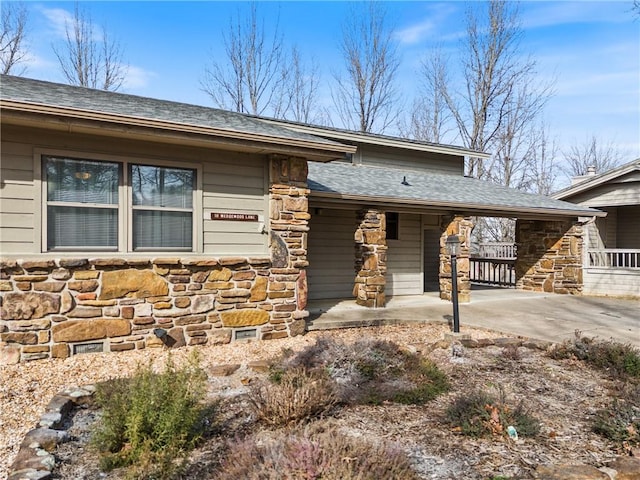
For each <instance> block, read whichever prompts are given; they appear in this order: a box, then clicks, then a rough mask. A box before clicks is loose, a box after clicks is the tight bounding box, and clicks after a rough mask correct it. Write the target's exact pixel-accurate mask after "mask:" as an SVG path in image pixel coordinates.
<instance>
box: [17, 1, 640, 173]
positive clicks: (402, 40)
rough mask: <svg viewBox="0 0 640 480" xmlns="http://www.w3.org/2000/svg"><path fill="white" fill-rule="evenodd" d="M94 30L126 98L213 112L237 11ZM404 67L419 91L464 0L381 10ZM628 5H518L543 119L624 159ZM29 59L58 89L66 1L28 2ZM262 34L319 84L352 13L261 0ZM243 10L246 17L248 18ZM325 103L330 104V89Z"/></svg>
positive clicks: (631, 65)
mask: <svg viewBox="0 0 640 480" xmlns="http://www.w3.org/2000/svg"><path fill="white" fill-rule="evenodd" d="M81 5H82V6H83V7H85V8H87V9H88V10H89V11H90V13H91V15H92V18H93V21H94V24H96V25H102V26H104V27H105V28H106V29H107V30H108V31H109V32H110V33H111V34H112V35H114V36H115V37H117V38H118V39H119V41H120V43H121V45H122V46H123V48H124V52H125V55H124V57H125V60H126V61H127V62H128V64H129V75H128V80H127V82H126V84H125V86H124V88H123V89H121V91H123V92H126V93H133V94H137V95H144V96H150V97H156V98H162V99H167V100H176V101H182V102H188V103H196V104H201V105H212V101H211V99H210V98H209V97H208V96H207V95H206V94H205V93H204V92H203V91H202V90H201V86H200V82H201V80H202V78H203V72H204V68H205V65H206V64H207V62H209V59H210V58H211V55H220V53H221V52H222V32H223V31H224V29H225V28H226V27H227V26H228V23H229V19H230V17H231V16H232V15H237V13H238V11H239V9H240V10H242V9H243V8H244V7H245V4H244V3H243V2H208V1H198V2H171V1H164V2H152V1H146V2H125V1H112V2H94V1H91V2H83V3H81ZM386 5H387V10H388V13H389V18H390V19H391V20H393V22H394V24H395V27H396V39H397V41H398V50H399V53H400V56H401V59H402V64H401V67H400V71H399V73H400V78H399V80H400V89H401V91H402V92H403V93H404V92H406V94H405V95H404V98H405V100H406V101H407V107H408V106H409V105H410V93H411V92H413V91H414V90H415V82H416V71H417V68H418V66H419V64H420V59H421V57H422V56H423V55H424V54H425V53H426V52H428V51H429V49H430V48H431V47H432V46H434V45H435V44H437V43H440V44H442V45H443V47H444V48H445V50H448V51H452V52H453V51H455V48H456V46H457V45H458V43H459V41H460V38H461V36H462V34H463V28H464V26H463V19H464V9H465V4H464V3H462V2H457V1H451V2H435V1H422V2H420V1H410V2H399V1H398V2H388V3H387V4H386ZM631 5H632V2H631V1H626V2H615V1H606V2H596V1H579V2H568V1H562V2H558V1H535V2H522V3H521V5H520V9H521V13H522V17H521V18H522V22H523V28H524V39H523V42H522V46H523V49H522V54H523V55H531V56H532V57H533V58H534V59H535V60H536V61H537V63H538V71H539V75H540V78H542V79H555V92H556V93H555V95H554V97H553V98H552V99H551V100H550V102H549V104H548V108H547V111H546V119H547V122H548V124H549V125H550V127H551V130H552V132H553V135H554V136H555V137H556V139H557V141H558V143H559V144H560V145H561V146H562V147H564V148H567V147H568V146H569V145H571V144H573V143H576V142H584V141H585V140H586V139H587V137H589V136H591V135H594V134H595V135H597V136H598V138H599V139H601V140H602V141H604V142H609V141H611V142H614V143H615V144H616V145H617V146H618V147H619V148H620V149H621V150H622V151H623V152H624V154H625V161H630V160H632V159H634V158H637V157H640V18H638V17H637V16H635V17H634V15H633V13H632V12H631ZM27 6H28V8H29V10H30V31H29V44H30V45H29V46H30V52H31V59H30V63H29V65H28V69H27V71H26V73H25V76H28V77H32V78H39V79H44V80H51V81H63V77H62V75H61V73H60V69H59V66H58V64H57V60H56V58H55V55H54V53H53V50H52V48H51V45H52V43H55V42H59V41H61V40H62V39H63V36H64V21H65V18H67V16H68V15H70V14H71V12H72V11H73V8H74V3H73V2H54V1H42V2H37V1H35V2H28V3H27ZM258 9H259V12H260V14H262V15H263V16H264V17H265V22H266V25H267V27H268V28H269V27H273V25H274V24H275V22H276V19H277V18H278V17H279V24H280V30H281V33H282V34H283V35H284V41H285V44H287V45H294V44H295V45H297V46H298V48H299V50H300V51H301V52H302V53H303V54H304V56H305V57H313V58H315V59H316V61H317V63H318V64H319V66H320V73H321V75H322V78H323V79H324V81H325V83H326V82H329V81H330V80H331V72H332V71H335V70H336V69H339V68H340V66H341V58H340V54H339V50H338V45H339V41H340V29H341V25H342V22H343V21H344V20H345V18H346V17H347V14H348V11H349V4H348V3H345V2H339V1H331V2H319V1H318V2H293V1H285V2H277V3H276V2H260V3H259V5H258ZM245 11H246V10H245ZM325 101H326V102H327V103H328V102H329V98H328V95H327V94H326V92H325Z"/></svg>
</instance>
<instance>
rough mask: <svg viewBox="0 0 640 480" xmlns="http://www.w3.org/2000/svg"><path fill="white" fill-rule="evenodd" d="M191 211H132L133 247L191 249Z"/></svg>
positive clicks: (137, 248)
mask: <svg viewBox="0 0 640 480" xmlns="http://www.w3.org/2000/svg"><path fill="white" fill-rule="evenodd" d="M192 234H193V223H192V214H191V212H166V211H159V210H153V211H145V210H134V211H133V249H134V250H139V249H147V248H157V249H162V248H179V249H184V250H191V248H192V245H193V243H192Z"/></svg>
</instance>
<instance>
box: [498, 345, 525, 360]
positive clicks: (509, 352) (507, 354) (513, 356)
mask: <svg viewBox="0 0 640 480" xmlns="http://www.w3.org/2000/svg"><path fill="white" fill-rule="evenodd" d="M502 358H505V359H507V360H513V361H518V360H520V359H521V358H522V355H521V354H520V349H519V348H518V346H517V345H507V346H506V347H504V348H503V349H502Z"/></svg>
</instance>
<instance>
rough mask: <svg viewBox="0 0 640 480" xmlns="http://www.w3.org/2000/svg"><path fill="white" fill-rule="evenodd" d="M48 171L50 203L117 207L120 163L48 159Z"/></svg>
mask: <svg viewBox="0 0 640 480" xmlns="http://www.w3.org/2000/svg"><path fill="white" fill-rule="evenodd" d="M45 168H46V172H47V200H49V201H50V202H77V203H99V204H106V205H115V204H117V203H118V182H119V178H120V172H119V170H120V168H119V165H118V164H117V163H109V162H92V161H88V160H71V159H68V158H47V159H46V167H45Z"/></svg>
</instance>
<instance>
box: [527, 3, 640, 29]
mask: <svg viewBox="0 0 640 480" xmlns="http://www.w3.org/2000/svg"><path fill="white" fill-rule="evenodd" d="M521 15H522V26H523V28H525V29H529V28H540V27H551V26H556V25H567V24H576V23H619V22H626V21H630V19H631V14H630V12H629V4H627V3H622V2H584V1H582V2H575V1H574V2H566V1H565V2H532V3H529V4H527V6H526V7H523V8H522V9H521Z"/></svg>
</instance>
